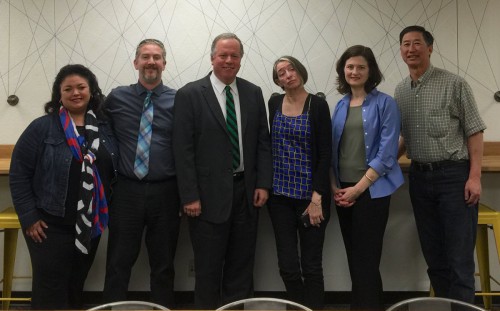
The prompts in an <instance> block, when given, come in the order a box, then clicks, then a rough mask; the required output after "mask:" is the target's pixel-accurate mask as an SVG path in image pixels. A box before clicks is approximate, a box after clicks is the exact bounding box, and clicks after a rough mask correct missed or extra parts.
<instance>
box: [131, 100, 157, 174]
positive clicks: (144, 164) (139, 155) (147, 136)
mask: <svg viewBox="0 0 500 311" xmlns="http://www.w3.org/2000/svg"><path fill="white" fill-rule="evenodd" d="M151 94H152V92H151V91H148V93H147V95H146V99H144V107H143V110H142V116H141V125H140V128H139V137H138V139H137V149H136V152H135V162H134V174H135V175H136V176H137V178H139V179H143V178H144V176H146V175H147V174H148V171H149V149H150V146H151V135H152V134H153V102H152V101H151Z"/></svg>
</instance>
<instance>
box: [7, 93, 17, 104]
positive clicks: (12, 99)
mask: <svg viewBox="0 0 500 311" xmlns="http://www.w3.org/2000/svg"><path fill="white" fill-rule="evenodd" d="M7 103H9V105H11V106H15V105H17V104H18V103H19V97H17V95H9V97H7Z"/></svg>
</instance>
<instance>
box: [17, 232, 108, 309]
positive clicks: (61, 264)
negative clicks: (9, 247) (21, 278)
mask: <svg viewBox="0 0 500 311" xmlns="http://www.w3.org/2000/svg"><path fill="white" fill-rule="evenodd" d="M45 234H46V235H47V239H45V240H44V241H43V242H42V243H35V242H33V240H32V239H31V238H30V237H28V236H26V235H25V236H24V238H25V239H26V244H27V246H28V250H29V253H30V257H31V266H32V270H33V281H32V289H31V308H32V309H33V310H69V309H83V303H82V294H83V286H84V284H85V280H86V278H87V274H88V272H89V270H90V267H91V266H92V262H93V261H94V258H95V254H96V251H97V247H98V245H99V238H95V239H92V240H91V247H90V250H89V254H88V255H85V254H82V253H80V252H79V251H78V250H77V248H76V246H75V227H74V226H68V225H57V224H48V228H47V229H45Z"/></svg>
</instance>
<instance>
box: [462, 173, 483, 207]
mask: <svg viewBox="0 0 500 311" xmlns="http://www.w3.org/2000/svg"><path fill="white" fill-rule="evenodd" d="M464 192H465V203H467V204H469V205H476V204H477V203H479V199H480V198H481V180H480V179H477V178H469V179H468V180H467V182H466V183H465V191H464Z"/></svg>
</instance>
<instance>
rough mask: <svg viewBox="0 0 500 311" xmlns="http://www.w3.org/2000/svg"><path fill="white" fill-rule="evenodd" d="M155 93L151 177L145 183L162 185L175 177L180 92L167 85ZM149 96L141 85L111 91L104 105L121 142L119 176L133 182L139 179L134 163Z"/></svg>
mask: <svg viewBox="0 0 500 311" xmlns="http://www.w3.org/2000/svg"><path fill="white" fill-rule="evenodd" d="M152 91H153V94H152V95H151V100H152V102H153V107H154V116H153V134H152V137H151V149H150V154H149V173H148V175H146V177H144V179H142V180H143V181H146V182H151V181H161V180H165V179H167V178H169V177H172V176H175V165H174V156H173V152H172V128H173V109H174V97H175V93H176V91H175V90H174V89H171V88H169V87H167V86H166V85H163V84H160V85H158V86H157V87H155V88H154V89H153V90H152ZM146 93H147V90H146V88H145V87H144V86H142V85H141V84H140V83H136V84H131V85H129V86H119V87H117V88H115V89H113V90H112V91H111V93H110V94H109V95H108V97H107V98H106V102H105V104H104V106H105V109H106V112H107V113H108V114H109V116H110V118H111V120H112V124H113V130H114V133H115V135H116V138H117V140H118V147H119V151H120V160H119V163H118V172H119V173H120V174H122V175H124V176H126V177H128V178H131V179H137V177H136V176H135V174H134V161H135V153H136V149H137V139H138V135H139V125H140V122H141V115H142V109H143V105H144V99H145V98H146Z"/></svg>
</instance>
